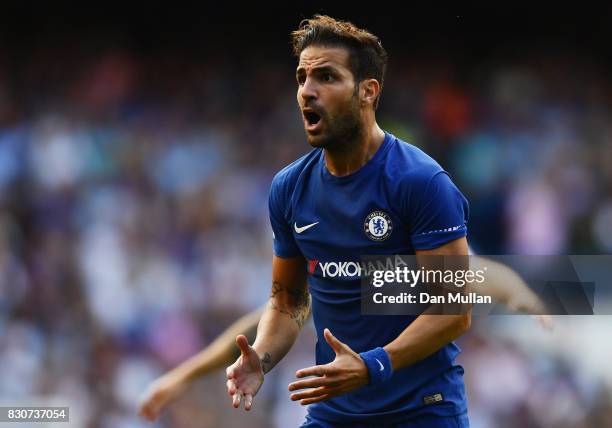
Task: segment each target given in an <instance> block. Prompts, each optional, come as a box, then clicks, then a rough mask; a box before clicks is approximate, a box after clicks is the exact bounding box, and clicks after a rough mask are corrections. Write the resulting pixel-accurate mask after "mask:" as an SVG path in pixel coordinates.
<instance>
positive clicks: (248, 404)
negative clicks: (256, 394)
mask: <svg viewBox="0 0 612 428" xmlns="http://www.w3.org/2000/svg"><path fill="white" fill-rule="evenodd" d="M252 407H253V394H245V396H244V410H246V411H247V412H248V411H249V410H251V408H252Z"/></svg>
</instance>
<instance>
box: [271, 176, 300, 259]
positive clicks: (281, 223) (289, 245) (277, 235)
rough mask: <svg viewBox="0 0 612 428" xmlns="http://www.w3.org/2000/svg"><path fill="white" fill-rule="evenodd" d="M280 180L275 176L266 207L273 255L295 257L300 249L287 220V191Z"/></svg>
mask: <svg viewBox="0 0 612 428" xmlns="http://www.w3.org/2000/svg"><path fill="white" fill-rule="evenodd" d="M282 184H283V183H282V180H280V179H279V177H278V176H277V177H275V178H274V180H273V181H272V186H271V187H270V196H269V200H268V208H269V210H270V225H271V226H272V237H273V248H274V255H276V256H278V257H282V258H288V257H295V256H297V255H299V254H301V253H300V249H299V248H298V246H297V243H296V242H295V238H294V237H293V233H292V231H291V225H290V224H289V221H288V215H287V208H286V207H287V206H288V204H289V200H288V195H287V192H285V191H284V189H283V186H282Z"/></svg>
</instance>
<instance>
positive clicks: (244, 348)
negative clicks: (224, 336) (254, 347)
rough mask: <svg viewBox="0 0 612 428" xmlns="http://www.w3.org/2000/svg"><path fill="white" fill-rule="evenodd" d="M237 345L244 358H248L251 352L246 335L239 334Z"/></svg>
mask: <svg viewBox="0 0 612 428" xmlns="http://www.w3.org/2000/svg"><path fill="white" fill-rule="evenodd" d="M236 345H238V348H240V353H241V354H242V355H243V356H247V355H248V354H249V353H250V352H251V347H250V346H249V341H248V339H247V338H246V336H245V335H244V334H239V335H238V336H236Z"/></svg>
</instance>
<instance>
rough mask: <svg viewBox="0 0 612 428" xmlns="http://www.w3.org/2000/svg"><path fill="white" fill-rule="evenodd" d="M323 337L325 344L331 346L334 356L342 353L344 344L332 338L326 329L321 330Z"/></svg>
mask: <svg viewBox="0 0 612 428" xmlns="http://www.w3.org/2000/svg"><path fill="white" fill-rule="evenodd" d="M323 336H325V340H326V341H327V343H329V346H331V348H332V349H333V350H334V352H335V353H336V354H339V353H340V352H342V350H343V345H344V343H342V342H340V341H339V340H338V339H336V336H334V335H333V334H332V332H331V331H329V329H328V328H326V329H325V330H323Z"/></svg>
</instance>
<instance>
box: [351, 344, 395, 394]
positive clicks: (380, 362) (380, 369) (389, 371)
mask: <svg viewBox="0 0 612 428" xmlns="http://www.w3.org/2000/svg"><path fill="white" fill-rule="evenodd" d="M359 356H360V357H361V359H362V360H363V362H364V363H365V365H366V367H367V368H368V376H369V378H370V383H369V385H376V384H379V383H381V382H384V381H386V380H387V379H390V378H391V375H393V367H392V366H391V359H390V358H389V354H387V351H385V350H384V349H383V348H380V347H379V348H374V349H371V350H369V351H366V352H361V353H360V354H359Z"/></svg>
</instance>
